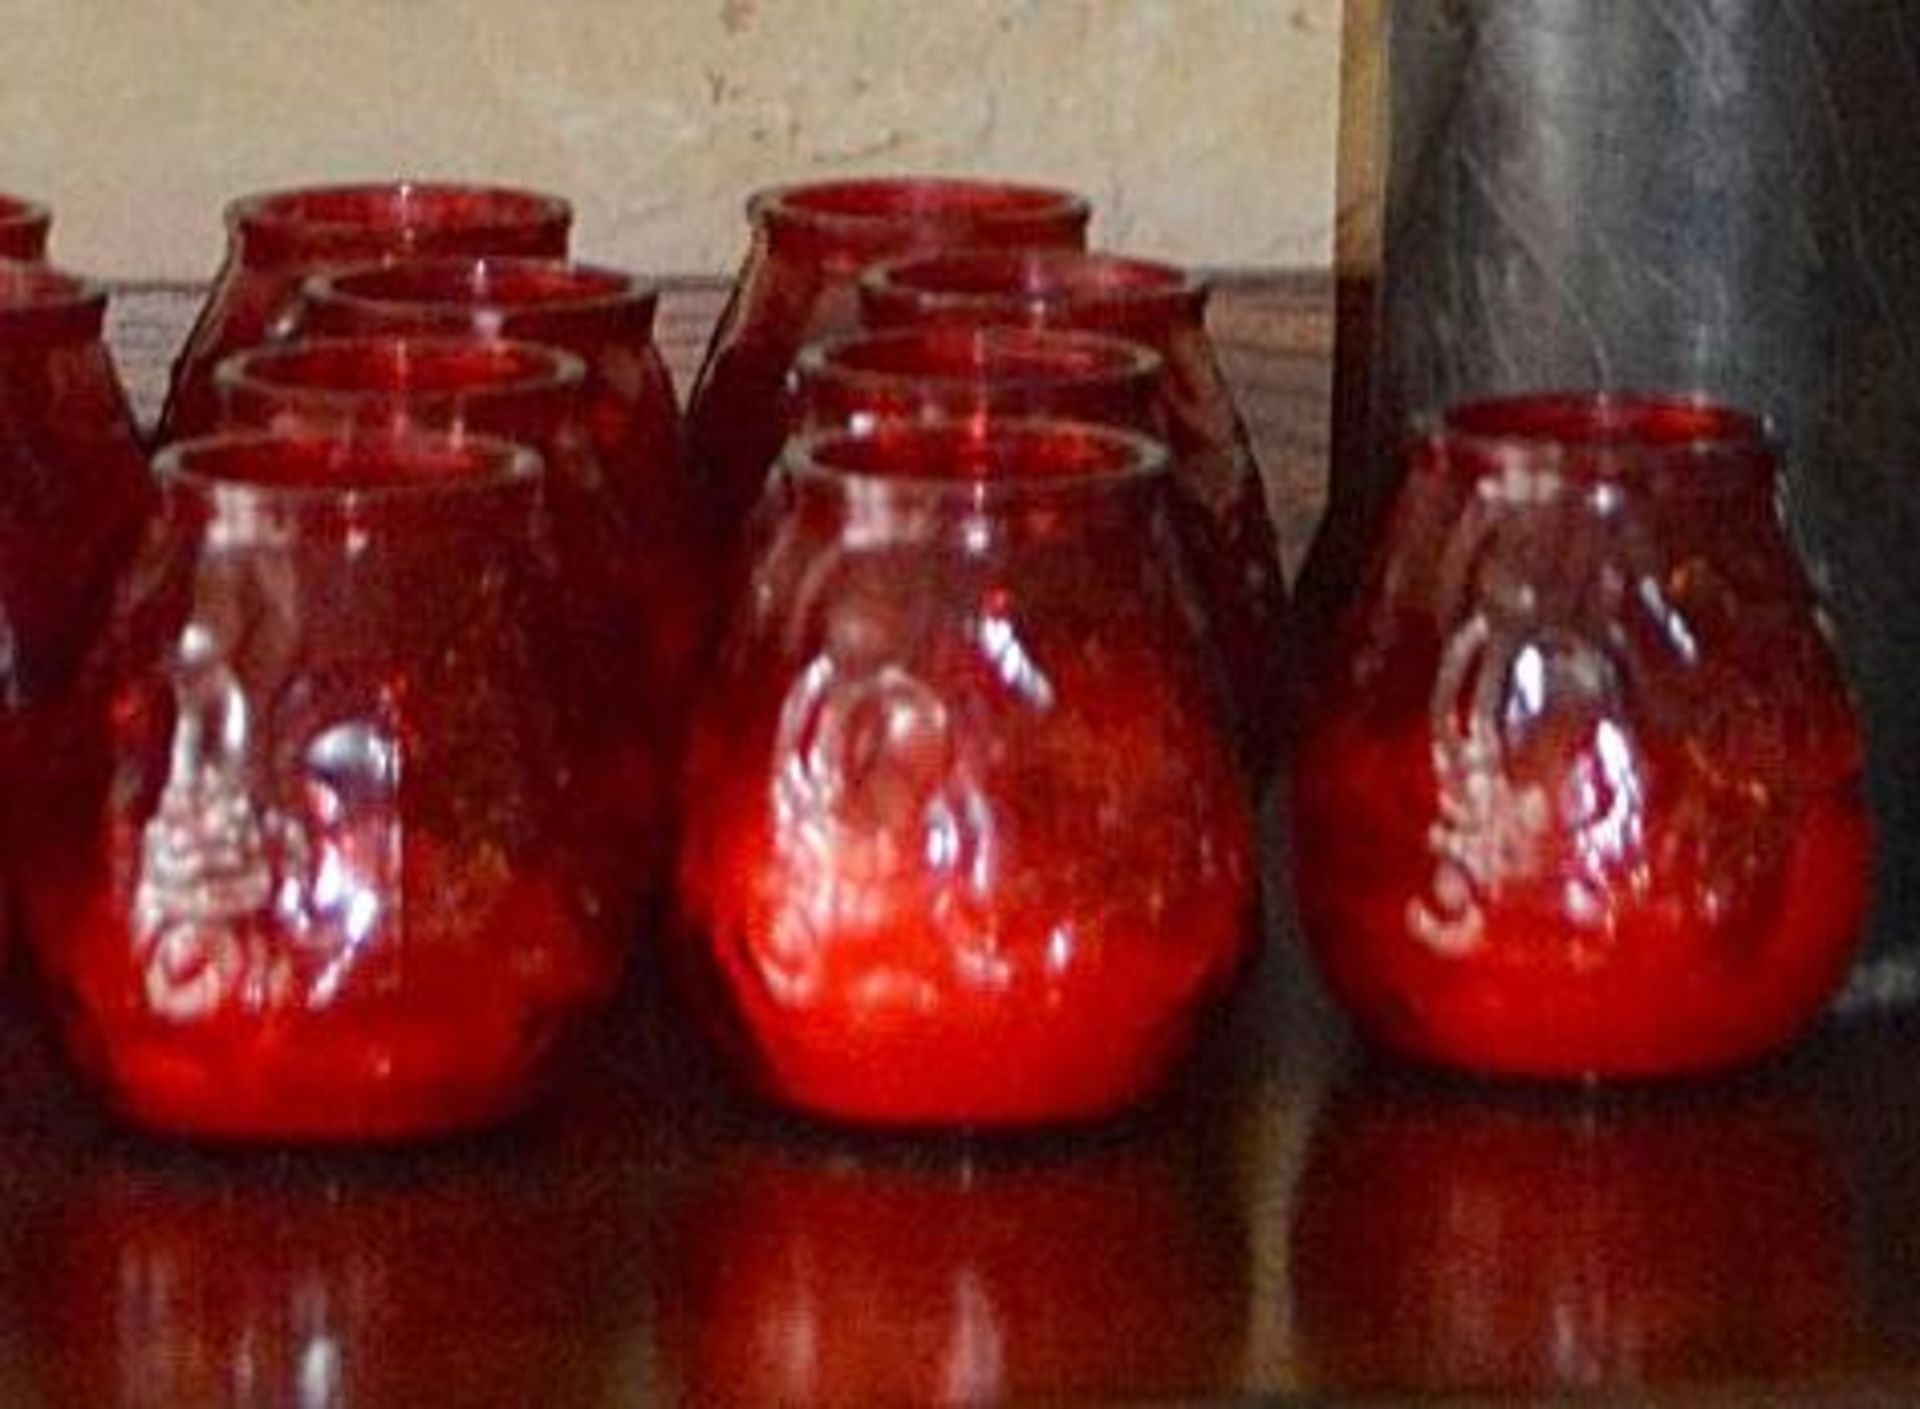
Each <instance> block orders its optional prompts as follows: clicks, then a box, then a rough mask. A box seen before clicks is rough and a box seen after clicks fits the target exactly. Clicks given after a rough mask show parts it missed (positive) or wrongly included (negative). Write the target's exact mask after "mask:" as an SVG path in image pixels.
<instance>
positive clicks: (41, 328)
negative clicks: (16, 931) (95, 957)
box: [0, 260, 154, 941]
mask: <svg viewBox="0 0 1920 1409" xmlns="http://www.w3.org/2000/svg"><path fill="white" fill-rule="evenodd" d="M106 312H107V295H106V291H105V290H104V289H102V288H100V287H99V286H97V285H94V284H90V283H87V282H85V281H83V280H80V279H75V278H73V277H72V276H70V275H67V274H63V273H60V272H58V271H56V270H54V269H51V268H49V267H47V266H46V265H44V264H37V263H24V262H17V261H13V260H0V637H3V638H4V640H5V642H6V649H5V651H4V652H0V784H4V790H5V793H6V796H5V798H4V800H0V872H10V871H12V870H13V869H14V867H15V863H16V861H17V852H18V850H19V848H20V845H21V839H22V837H23V836H24V835H25V834H26V833H27V832H28V831H29V830H30V829H32V828H34V827H36V826H37V825H38V818H37V817H36V815H35V813H36V809H35V808H34V807H33V805H32V804H31V802H30V801H29V798H30V796H31V795H32V793H33V792H34V790H35V787H36V779H37V777H38V776H39V775H40V774H41V773H42V772H43V771H44V770H45V768H46V767H47V764H48V760H49V756H50V754H51V753H53V752H56V751H57V749H58V734H59V725H60V721H61V716H62V714H63V713H64V711H65V710H66V708H67V704H68V699H67V697H68V694H69V692H70V690H71V687H72V685H73V681H74V677H75V675H76V673H77V672H78V670H79V668H80V664H81V661H82V659H83V658H84V656H85V654H86V652H87V650H88V649H89V648H90V647H91V646H92V644H93V642H94V639H95V637H96V636H97V634H98V633H99V631H100V630H101V629H102V627H103V626H104V624H105V622H106V618H107V614H108V611H109V608H110V604H111V601H112V597H113V591H114V587H115V584H116V582H117V580H118V578H119V575H120V573H121V572H122V570H123V569H124V568H125V566H126V563H127V561H128V559H129V558H130V557H131V555H132V553H133V551H134V547H135V544H136V543H137V541H138V539H139V535H140V531H141V529H142V527H143V525H144V524H145V522H146V520H147V517H148V515H149V514H150V513H151V511H152V508H153V502H154V494H153V487H152V481H151V479H150V478H149V476H148V474H147V466H146V460H145V458H144V457H143V456H142V454H141V451H140V447H139V444H138V442H137V440H136V439H135V435H134V429H133V418H132V413H131V412H130V410H129V408H128V406H127V399H126V395H125V393H124V392H123V391H122V389H121V385H120V381H119V378H118V377H117V376H116V375H115V372H114V367H113V362H112V359H111V357H110V356H109V354H108V351H107V347H106V344H105V342H104V341H103V339H102V331H101V330H102V326H103V324H104V322H105V319H106ZM0 930H4V925H3V924H0ZM4 937H5V936H4V934H3V933H0V941H3V940H4Z"/></svg>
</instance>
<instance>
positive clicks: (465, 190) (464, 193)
mask: <svg viewBox="0 0 1920 1409" xmlns="http://www.w3.org/2000/svg"><path fill="white" fill-rule="evenodd" d="M572 223H573V211H572V208H571V207H570V206H569V205H568V204H567V203H566V202H565V201H563V200H561V199H559V198H558V197H556V196H548V195H542V194H539V193H537V192H533V191H518V190H511V189H503V188H499V187H488V186H468V185H459V184H444V183H435V182H424V181H396V182H391V183H385V184H373V185H351V186H309V187H302V188H297V189H293V190H284V191H267V192H261V193H258V194H255V195H250V196H244V197H242V198H240V199H239V200H236V201H234V202H232V203H231V204H230V205H228V207H227V210H226V224H227V255H226V260H225V262H224V263H223V264H222V265H221V267H220V272H219V273H218V274H217V275H215V277H214V281H213V288H212V289H211V290H210V291H209V293H208V294H207V301H206V303H205V304H204V305H203V306H202V308H201V310H200V316H199V318H198V319H197V320H196V321H195V323H194V325H193V331H192V332H191V333H189V334H188V336H187V342H186V346H185V347H184V348H183V349H182V350H181V352H180V355H179V357H178V358H177V359H175V361H174V364H173V376H172V379H171V382H170V384H169V386H168V388H167V402H166V406H165V407H164V408H163V409H162V411H161V415H160V427H159V433H158V434H159V439H160V440H161V441H163V442H165V441H170V440H180V439H184V438H185V437H187V436H192V435H199V434H203V433H205V432H206V431H207V430H209V429H211V428H212V426H213V425H214V423H215V420H216V419H217V416H218V409H219V408H218V404H217V401H216V399H215V396H214V391H213V369H214V367H215V366H216V365H217V364H218V363H219V362H220V360H221V359H222V358H223V357H225V356H227V355H228V354H229V353H231V352H235V351H238V350H239V349H241V348H244V347H251V346H253V345H254V344H256V343H260V342H265V341H267V340H268V338H269V337H270V336H271V335H272V334H273V333H274V331H275V329H276V325H277V324H278V322H279V321H280V320H281V319H282V318H284V317H285V316H286V315H287V313H288V312H289V311H290V309H291V308H292V306H293V303H294V299H295V297H296V295H297V294H298V292H299V288H300V282H301V280H303V279H305V278H306V277H307V276H309V275H311V274H314V273H317V272H319V271H321V270H324V269H331V268H336V267H339V266H341V265H349V264H364V263H366V262H368V261H369V260H382V259H397V258H401V257H403V256H407V255H424V254H443V255H455V254H465V255H479V254H502V255H535V256H560V255H564V254H565V253H566V252H567V235H568V231H569V229H570V228H571V226H572Z"/></svg>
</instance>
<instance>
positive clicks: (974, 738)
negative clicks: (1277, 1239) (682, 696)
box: [679, 421, 1252, 1126]
mask: <svg viewBox="0 0 1920 1409" xmlns="http://www.w3.org/2000/svg"><path fill="white" fill-rule="evenodd" d="M1165 489H1166V481H1165V473H1164V462H1163V461H1161V460H1160V459H1159V452H1158V451H1157V449H1155V448H1154V447H1153V446H1151V445H1150V443H1148V442H1146V441H1143V440H1141V439H1139V438H1137V437H1133V436H1128V435H1125V434H1123V433H1121V432H1117V431H1112V430H1109V429H1105V428H1099V427H1093V426H1086V425H1080V424H1076V423H1070V422H1021V421H986V422H979V423H956V422H944V423H940V424H936V425H932V426H909V425H898V424H890V425H882V426H878V427H876V428H875V429H874V430H873V431H872V432H871V433H870V434H868V435H866V436H857V435H851V434H847V433H825V434H823V435H820V436H815V437H808V438H804V439H802V440H800V441H798V442H796V444H795V446H793V447H792V448H791V449H790V450H789V453H788V454H787V456H786V457H785V459H784V461H783V470H782V473H781V476H780V478H779V479H777V480H776V481H774V482H773V484H772V485H771V486H770V488H769V491H768V494H769V503H768V505H767V506H766V510H765V515H764V519H765V521H764V523H763V525H762V530H763V533H764V537H763V538H761V540H760V541H759V543H758V546H757V549H756V552H755V556H754V563H753V566H752V570H751V573H750V576H749V579H748V582H747V586H746V590H745V592H744V594H743V596H742V598H741V600H740V602H739V604H738V606H737V609H736V613H735V616H734V619H733V621H732V623H731V626H730V628H729V632H728V634H727V637H726V641H725V644H724V646H723V649H722V653H721V659H720V663H719V666H718V669H717V672H716V675H715V678H714V679H713V681H712V682H711V688H710V691H709V693H708V694H707V696H706V699H705V702H704V704H703V706H702V707H701V709H700V710H699V712H698V714H697V717H696V723H695V726H694V729H693V731H692V739H693V742H692V746H691V749H690V756H689V760H688V770H687V774H686V836H685V839H684V843H683V850H682V855H681V863H680V870H679V896H680V902H681V906H682V910H683V914H684V918H685V919H686V921H687V922H688V927H689V929H690V930H691V931H692V932H694V933H697V934H698V935H699V936H701V937H702V939H701V941H700V942H699V945H698V947H696V948H694V949H693V950H692V951H690V952H691V954H692V956H694V957H695V958H697V959H698V961H699V962H698V963H697V964H695V965H694V967H695V968H696V970H697V971H700V972H703V973H704V975H705V980H706V988H705V992H706V994H707V995H708V997H709V1000H710V1003H709V1006H710V1008H711V1010H712V1012H713V1013H714V1014H716V1015H717V1018H716V1020H717V1022H718V1024H719V1025H720V1026H721V1027H722V1028H723V1029H724V1030H725V1032H726V1033H727V1034H728V1037H729V1045H730V1047H731V1050H732V1052H733V1054H734V1055H735V1056H736V1057H737V1058H738V1060H739V1062H740V1065H741V1067H742V1070H743V1072H744V1074H745V1075H746V1076H747V1078H748V1079H749V1080H750V1081H751V1082H752V1083H753V1084H754V1085H756V1086H757V1087H758V1088H759V1089H760V1090H761V1091H762V1092H764V1093H765V1094H767V1095H769V1096H770V1097H772V1098H773V1099H774V1100H776V1101H780V1102H784V1103H787V1104H790V1105H793V1106H796V1107H799V1108H801V1109H803V1110H807V1111H811V1112H814V1113H816V1114H820V1115H824V1116H828V1117H831V1118H836V1119H841V1120H846V1121H852V1122H862V1123H875V1124H891V1125H923V1126H943V1125H944V1126H952V1125H988V1126H990V1125H1020V1124H1025V1125H1032V1124H1040V1123H1047V1122H1055V1121H1072V1120H1087V1119H1092V1118H1096V1117H1100V1116H1104V1115H1107V1114H1110V1113H1112V1112H1114V1111H1116V1110H1118V1109H1120V1108H1122V1107H1124V1106H1128V1105H1130V1104H1133V1103H1134V1102H1137V1101H1140V1100H1142V1099H1144V1098H1146V1097H1148V1096H1150V1095H1151V1094H1152V1093H1153V1092H1154V1091H1155V1090H1156V1089H1157V1088H1158V1087H1159V1086H1160V1084H1161V1083H1162V1082H1163V1080H1164V1079H1165V1078H1166V1077H1167V1075H1168V1074H1169V1072H1170V1070H1171V1069H1172V1067H1173V1066H1174V1064H1175V1063H1176V1061H1177V1060H1178V1059H1179V1058H1180V1057H1181V1056H1182V1055H1183V1053H1184V1052H1185V1050H1186V1048H1187V1046H1188V1044H1189V1039H1190V1037H1191V1035H1192V1033H1193V1030H1194V1026H1195V1024H1196V1022H1197V1021H1198V1020H1199V1018H1200V1017H1201V1015H1202V1013H1203V1012H1204V1011H1205V1010H1206V1008H1207V1006H1208V1003H1209V1001H1210V1000H1211V999H1213V998H1214V997H1215V996H1217V995H1218V994H1219V993H1220V991H1221V990H1222V988H1223V987H1224V985H1225V984H1226V982H1227V980H1228V979H1229V977H1230V976H1231V975H1232V974H1233V972H1234V970H1235V968H1236V966H1237V964H1238V961H1239V960H1240V958H1241V956H1242V954H1243V953H1244V951H1245V948H1246V944H1247V941H1248V938H1249V934H1248V924H1247V922H1248V919H1249V912H1250V906H1251V898H1252V874H1251V869H1250V864H1249V846H1250V841H1249V831H1250V826H1249V817H1248V804H1247V801H1246V797H1245V792H1244V789H1243V788H1242V786H1241V785H1240V782H1239V780H1238V778H1237V775H1236V773H1235V771H1234V766H1233V757H1232V746H1231V741H1230V738H1229V735H1228V733H1227V729H1226V726H1225V723H1224V719H1223V710H1224V702H1223V700H1222V699H1221V695H1220V685H1219V681H1218V675H1217V670H1216V669H1215V668H1214V667H1213V664H1212V662H1211V660H1210V658H1209V655H1208V651H1207V647H1206V643H1205V640H1204V637H1203V636H1202V635H1201V634H1200V632H1199V629H1198V627H1197V625H1196V623H1195V621H1194V618H1193V616H1192V614H1191V612H1190V610H1189V599H1188V597H1187V595H1186V592H1185V590H1184V583H1183V580H1182V578H1181V573H1180V562H1179V557H1178V552H1177V550H1176V549H1175V547H1174V545H1173V542H1172V539H1171V536H1170V535H1171V530H1170V527H1169V524H1168V520H1167V513H1166V493H1165Z"/></svg>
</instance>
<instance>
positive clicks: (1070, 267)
mask: <svg viewBox="0 0 1920 1409" xmlns="http://www.w3.org/2000/svg"><path fill="white" fill-rule="evenodd" d="M860 295H861V312H862V316H863V317H864V319H865V320H866V321H867V322H868V323H869V324H871V325H873V326H875V327H882V328H896V327H902V326H926V325H960V326H979V325H982V324H993V325H1011V326H1015V327H1032V328H1071V329H1080V330H1082V331H1086V332H1094V333H1104V334H1107V335H1108V336H1112V337H1120V338H1126V339H1128V340H1129V341H1132V342H1137V343H1140V344H1142V345H1143V346H1146V347H1150V348H1152V349H1154V351H1156V352H1158V353H1159V354H1160V357H1161V360H1162V365H1163V367H1164V379H1163V383H1162V397H1163V399H1162V415H1163V417H1164V419H1165V422H1166V437H1167V442H1168V445H1169V447H1170V448H1171V450H1172V452H1173V488H1174V513H1175V518H1174V523H1175V527H1176V529H1177V530H1178V532H1179V534H1180V538H1181V541H1182V543H1183V544H1184V545H1185V546H1186V549H1187V553H1188V557H1189V561H1190V566H1191V570H1192V572H1193V575H1194V579H1195V582H1196V583H1197V585H1198V586H1199V589H1200V594H1201V598H1202V601H1203V604H1204V606H1205V609H1206V612H1207V619H1208V623H1209V625H1210V628H1211V629H1212V631H1213V633H1214V635H1215V638H1216V639H1217V640H1218V642H1219V644H1220V651H1221V656H1222V658H1223V659H1224V660H1225V662H1226V665H1227V671H1228V676H1229V679H1230V682H1231V684H1232V687H1233V696H1234V705H1235V709H1236V712H1237V714H1238V715H1239V719H1240V728H1241V736H1242V743H1243V748H1244V751H1245V754H1246V757H1247V761H1248V763H1249V765H1250V768H1251V771H1252V772H1253V774H1254V775H1255V776H1256V777H1258V778H1264V777H1266V776H1267V774H1268V773H1269V772H1270V771H1271V769H1272V767H1273V765H1274V763H1275V762H1276V758H1275V754H1276V750H1277V748H1278V745H1279V739H1280V727H1279V723H1280V713H1281V708H1282V695H1281V689H1282V684H1283V679H1282V664H1283V659H1284V643H1283V639H1282V637H1283V632H1284V626H1285V617H1286V577H1285V575H1284V573H1283V572H1282V570H1281V564H1280V548H1279V540H1278V537H1277V535H1276V534H1275V531H1274V526H1273V519H1272V516H1271V515H1270V514H1269V512H1268V510H1267V501H1266V492H1265V490H1264V488H1263V487H1262V484H1261V479H1260V467H1259V465H1258V464H1257V463H1256V462H1255V460H1254V457H1253V445H1252V441H1251V440H1250V439H1249V437H1248V435H1247V430H1246V427H1245V425H1244V424H1243V423H1242V422H1241V420H1240V416H1239V412H1238V411H1237V410H1236V408H1235V406H1234V403H1233V397H1232V394H1231V393H1230V392H1229V390H1228V388H1227V382H1226V378H1225V377H1224V376H1223V375H1222V373H1221V371H1220V366H1219V363H1218V361H1217V360H1216V358H1215V356H1214V352H1213V345H1212V342H1211V341H1210V340H1209V338H1208V336H1207V328H1206V303H1207V288H1206V285H1205V283H1203V282H1202V281H1201V280H1199V279H1197V278H1195V277H1194V276H1193V275H1190V274H1188V273H1186V272H1185V271H1183V270H1180V269H1176V268H1174V267H1172V266H1170V265H1165V264H1157V263H1153V262H1150V261H1147V260H1139V259H1124V258H1120V257H1118V256H1115V255H1107V254H1089V253H1084V252H1071V251H1058V250H962V251H948V252H942V253H938V254H928V255H920V256H916V257H912V258H902V259H895V260H888V261H886V262H884V263H881V264H878V265H876V266H874V267H873V268H872V269H869V270H868V271H867V272H866V274H865V275H864V276H863V278H862V280H861V290H860Z"/></svg>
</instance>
